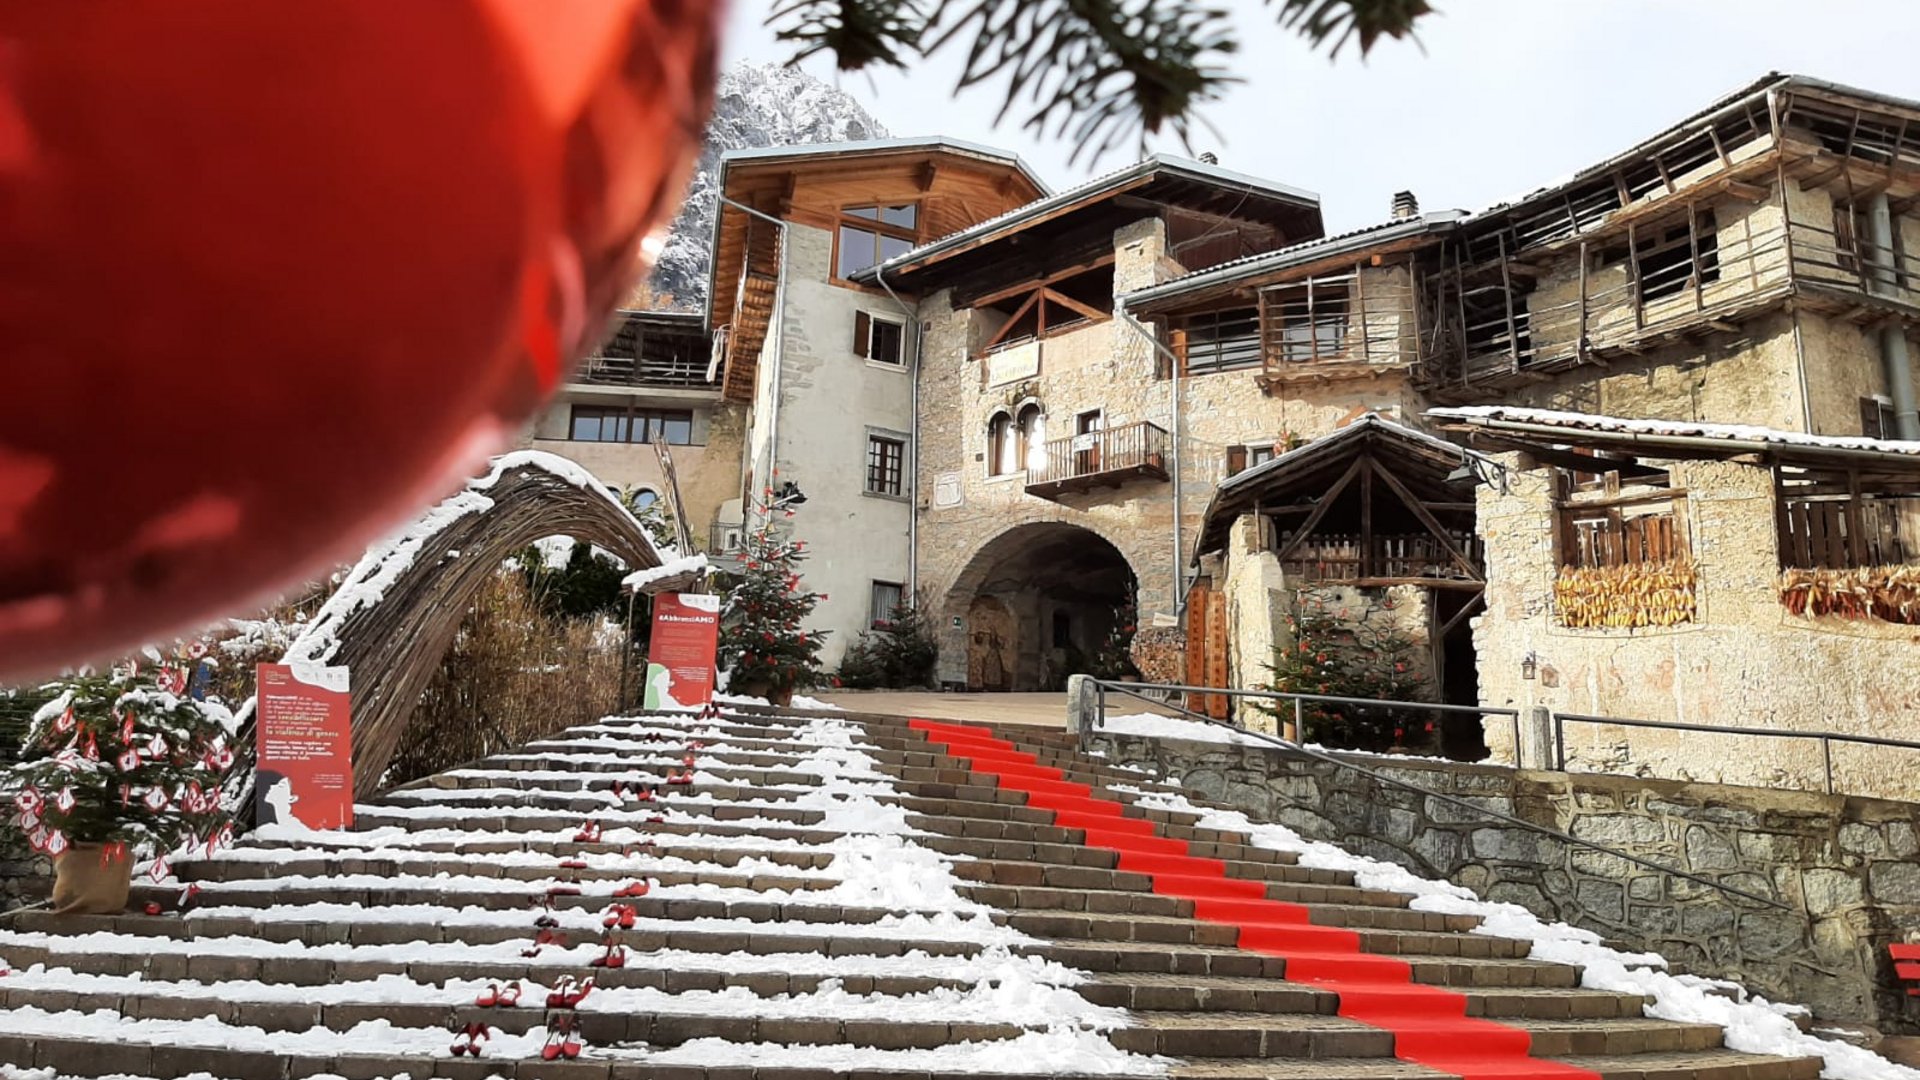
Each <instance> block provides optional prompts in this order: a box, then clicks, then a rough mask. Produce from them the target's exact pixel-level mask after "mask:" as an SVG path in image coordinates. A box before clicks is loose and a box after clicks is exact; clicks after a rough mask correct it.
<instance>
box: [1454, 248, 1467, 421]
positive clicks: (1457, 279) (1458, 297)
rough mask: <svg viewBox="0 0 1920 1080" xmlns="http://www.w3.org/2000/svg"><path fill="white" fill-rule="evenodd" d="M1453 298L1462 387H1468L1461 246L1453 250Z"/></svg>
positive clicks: (1465, 298)
mask: <svg viewBox="0 0 1920 1080" xmlns="http://www.w3.org/2000/svg"><path fill="white" fill-rule="evenodd" d="M1453 298H1454V300H1455V301H1456V302H1457V303H1458V305H1459V310H1460V385H1461V386H1462V387H1464V386H1466V385H1467V384H1468V382H1470V381H1471V380H1469V379H1468V378H1467V271H1466V268H1465V267H1464V266H1462V265H1461V259H1460V246H1459V245H1458V244H1455V246H1454V249H1453Z"/></svg>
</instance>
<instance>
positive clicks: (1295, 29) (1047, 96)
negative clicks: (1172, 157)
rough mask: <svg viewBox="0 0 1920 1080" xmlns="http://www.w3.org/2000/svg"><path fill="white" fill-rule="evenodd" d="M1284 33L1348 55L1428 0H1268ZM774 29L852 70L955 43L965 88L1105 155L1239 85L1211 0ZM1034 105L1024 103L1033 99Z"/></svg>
mask: <svg viewBox="0 0 1920 1080" xmlns="http://www.w3.org/2000/svg"><path fill="white" fill-rule="evenodd" d="M1267 6H1268V7H1269V8H1270V9H1272V10H1273V12H1274V15H1275V18H1276V21H1277V22H1278V23H1279V25H1280V27H1281V29H1283V30H1286V31H1290V32H1292V33H1296V34H1299V35H1300V36H1301V37H1303V38H1305V39H1306V40H1307V41H1308V42H1309V43H1310V44H1311V45H1312V46H1313V47H1315V48H1324V49H1327V50H1328V52H1329V53H1330V54H1332V55H1334V56H1338V55H1339V53H1340V51H1341V50H1342V49H1344V48H1345V47H1346V46H1347V44H1348V43H1349V42H1352V43H1354V44H1356V45H1357V46H1358V48H1359V50H1360V53H1361V55H1363V56H1364V55H1366V53H1367V52H1368V51H1369V50H1370V49H1372V48H1373V46H1374V45H1375V44H1376V43H1377V42H1378V41H1379V40H1380V39H1381V38H1383V37H1393V38H1400V37H1406V36H1408V35H1410V34H1412V32H1413V29H1414V24H1415V23H1416V22H1417V21H1418V20H1419V19H1420V18H1421V17H1422V16H1425V15H1427V14H1429V13H1431V12H1432V10H1433V9H1432V8H1431V7H1430V6H1429V5H1428V3H1427V0H1267ZM767 21H768V24H769V25H771V26H773V27H775V28H776V30H777V36H778V37H779V38H780V40H782V41H786V42H788V43H790V44H792V45H794V46H795V48H796V56H795V58H796V59H799V58H803V57H806V56H810V55H813V54H815V53H821V52H825V53H831V54H832V55H833V57H834V60H835V62H836V63H837V64H838V65H839V67H840V69H841V70H843V71H856V70H859V69H862V68H866V67H869V66H873V65H880V66H887V67H897V68H906V67H908V66H910V65H911V64H913V63H915V62H916V61H918V60H919V59H920V58H922V57H924V56H927V55H929V54H931V53H933V52H935V51H937V50H939V49H942V48H945V47H946V46H947V45H949V44H952V43H954V42H956V41H959V42H964V43H965V44H964V47H965V49H966V61H965V65H964V67H963V69H962V72H961V76H960V85H959V87H958V89H965V88H967V87H969V86H975V85H978V84H982V83H998V84H1000V85H1002V86H1004V87H1005V89H1006V94H1005V99H1004V102H1003V104H1002V105H1001V108H1000V117H1001V118H1002V119H1004V118H1005V117H1006V115H1007V114H1008V113H1009V112H1011V111H1013V110H1015V109H1016V108H1025V109H1026V110H1028V111H1027V115H1026V119H1025V121H1024V126H1025V127H1028V128H1030V129H1032V130H1033V131H1034V132H1035V133H1037V134H1041V135H1047V136H1050V137H1053V138H1070V139H1072V140H1073V142H1074V143H1075V145H1076V147H1077V150H1076V151H1075V153H1076V156H1077V155H1078V154H1080V153H1085V152H1089V151H1090V152H1091V153H1092V155H1093V156H1094V157H1096V158H1097V157H1099V156H1100V155H1101V154H1103V153H1105V152H1106V151H1107V150H1110V149H1112V148H1114V147H1116V146H1118V145H1120V144H1122V143H1124V142H1126V141H1127V140H1128V138H1129V137H1130V136H1131V137H1133V138H1134V139H1135V140H1136V141H1139V142H1144V140H1145V136H1146V135H1147V134H1150V133H1153V132H1158V131H1160V130H1161V129H1162V128H1167V129H1170V130H1171V131H1172V132H1173V133H1174V134H1175V135H1176V136H1178V137H1179V138H1180V140H1181V141H1182V143H1187V142H1188V141H1189V137H1190V135H1191V132H1192V127H1193V124H1194V122H1195V116H1194V113H1195V110H1196V109H1197V108H1198V107H1199V106H1201V105H1203V104H1205V103H1206V102H1208V101H1212V100H1215V99H1217V98H1219V97H1220V95H1221V93H1222V92H1223V91H1224V90H1225V88H1226V87H1227V86H1228V85H1230V84H1232V83H1233V82H1236V81H1237V80H1236V79H1235V77H1234V76H1233V75H1232V73H1231V72H1230V71H1229V70H1228V68H1227V66H1226V62H1227V60H1228V59H1229V58H1230V57H1232V56H1233V54H1234V53H1236V52H1238V51H1239V49H1240V38H1239V35H1238V34H1237V33H1236V32H1235V29H1234V26H1233V21H1232V16H1231V13H1230V12H1229V11H1228V10H1227V9H1226V8H1224V7H1217V6H1213V5H1211V4H1208V3H1206V2H1204V0H783V2H781V3H779V4H777V5H776V6H775V8H774V11H773V15H772V17H771V18H769V19H768V20H767ZM1023 103H1024V104H1023Z"/></svg>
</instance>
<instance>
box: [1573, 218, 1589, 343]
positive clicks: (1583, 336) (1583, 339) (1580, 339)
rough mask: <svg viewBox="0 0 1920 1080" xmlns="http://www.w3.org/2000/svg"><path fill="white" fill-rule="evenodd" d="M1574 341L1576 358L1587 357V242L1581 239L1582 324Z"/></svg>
mask: <svg viewBox="0 0 1920 1080" xmlns="http://www.w3.org/2000/svg"><path fill="white" fill-rule="evenodd" d="M1578 335H1579V336H1577V337H1575V338H1574V341H1573V355H1574V358H1575V359H1576V360H1585V359H1586V358H1587V242H1586V241H1585V240H1582V241H1580V325H1579V329H1578Z"/></svg>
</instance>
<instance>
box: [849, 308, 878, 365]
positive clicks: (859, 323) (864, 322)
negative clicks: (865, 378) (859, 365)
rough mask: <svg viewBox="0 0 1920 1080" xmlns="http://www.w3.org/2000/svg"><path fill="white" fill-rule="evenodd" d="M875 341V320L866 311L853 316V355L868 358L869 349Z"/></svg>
mask: <svg viewBox="0 0 1920 1080" xmlns="http://www.w3.org/2000/svg"><path fill="white" fill-rule="evenodd" d="M872 341H873V319H872V317H870V316H869V315H868V314H867V313H866V312H864V311H857V312H855V313H854V315H853V355H855V356H858V357H860V358H862V359H865V358H866V355H867V349H868V348H869V347H870V345H871V343H872Z"/></svg>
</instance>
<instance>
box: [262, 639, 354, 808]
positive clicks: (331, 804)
mask: <svg viewBox="0 0 1920 1080" xmlns="http://www.w3.org/2000/svg"><path fill="white" fill-rule="evenodd" d="M256 687H257V689H256V690H255V703H254V709H255V713H254V715H255V723H256V725H257V727H256V731H257V733H258V734H257V736H256V739H257V742H256V745H257V746H258V747H259V755H258V774H257V776H256V779H255V784H254V790H255V792H256V794H255V799H256V802H257V809H258V811H259V818H258V820H259V822H260V824H262V825H274V824H279V825H304V826H306V827H307V828H309V829H344V828H347V827H349V826H351V825H352V824H353V758H352V746H353V734H352V728H351V726H350V724H349V719H350V716H351V712H350V708H349V705H348V697H347V669H346V668H343V667H323V666H321V665H319V664H261V665H260V668H259V681H258V682H257V683H256Z"/></svg>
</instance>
